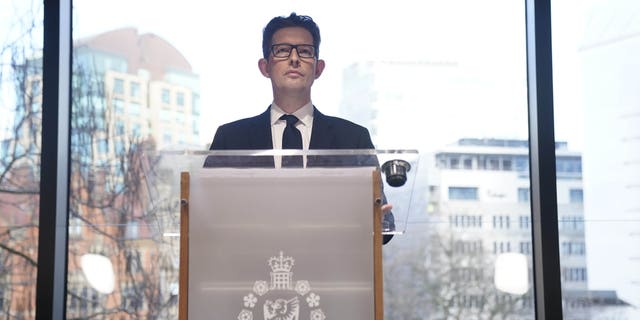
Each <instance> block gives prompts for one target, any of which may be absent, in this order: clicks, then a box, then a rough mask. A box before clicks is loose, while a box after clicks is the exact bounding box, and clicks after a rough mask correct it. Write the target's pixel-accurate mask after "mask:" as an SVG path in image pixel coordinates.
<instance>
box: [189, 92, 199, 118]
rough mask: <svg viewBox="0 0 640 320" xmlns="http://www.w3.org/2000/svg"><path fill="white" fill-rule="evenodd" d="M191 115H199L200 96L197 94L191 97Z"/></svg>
mask: <svg viewBox="0 0 640 320" xmlns="http://www.w3.org/2000/svg"><path fill="white" fill-rule="evenodd" d="M191 113H193V115H195V116H198V115H200V96H199V95H197V94H193V95H191Z"/></svg>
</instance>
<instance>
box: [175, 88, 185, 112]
mask: <svg viewBox="0 0 640 320" xmlns="http://www.w3.org/2000/svg"><path fill="white" fill-rule="evenodd" d="M176 104H177V105H178V106H180V107H183V106H184V93H182V92H178V93H176ZM180 109H182V108H180Z"/></svg>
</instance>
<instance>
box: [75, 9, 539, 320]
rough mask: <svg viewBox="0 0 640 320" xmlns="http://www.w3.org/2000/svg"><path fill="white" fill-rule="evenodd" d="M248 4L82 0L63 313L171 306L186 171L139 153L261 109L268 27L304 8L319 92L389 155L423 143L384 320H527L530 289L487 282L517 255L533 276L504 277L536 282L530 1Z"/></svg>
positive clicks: (389, 273)
mask: <svg viewBox="0 0 640 320" xmlns="http://www.w3.org/2000/svg"><path fill="white" fill-rule="evenodd" d="M251 5H252V8H253V10H251V12H246V10H243V9H245V8H243V6H246V5H244V4H232V3H224V7H222V5H218V4H213V3H212V4H208V7H207V8H206V10H205V9H203V8H202V7H200V6H202V4H201V3H200V2H197V1H195V2H189V1H183V2H180V3H179V4H178V3H167V4H163V5H157V4H156V3H155V2H154V5H153V6H154V14H149V11H148V7H149V6H148V3H146V2H144V1H136V2H124V1H123V2H119V1H116V2H115V3H114V2H113V1H112V2H110V3H109V4H108V5H106V4H105V5H99V4H96V3H95V2H89V1H74V8H75V10H74V22H75V25H74V35H75V36H76V39H74V57H73V58H74V59H73V61H74V65H73V88H72V97H73V105H72V112H73V119H72V137H71V141H72V152H73V154H72V179H71V187H72V191H71V199H70V208H71V212H70V216H71V218H72V219H77V220H72V221H73V223H74V226H72V227H71V228H70V243H69V275H68V279H69V280H68V288H69V294H68V297H67V301H68V305H67V307H68V310H67V311H68V312H67V314H68V315H69V316H70V317H83V316H87V315H89V314H91V315H99V316H104V317H106V318H118V317H120V316H122V317H125V318H128V317H134V316H137V317H140V318H154V317H158V318H175V317H176V315H177V304H176V303H177V289H176V288H177V276H178V262H179V258H178V250H177V249H178V238H176V237H163V234H167V235H168V234H175V232H176V231H177V230H179V224H178V212H179V208H178V203H177V200H176V199H177V197H176V196H175V195H176V189H175V186H176V185H177V183H176V181H177V179H178V177H177V176H175V173H176V171H175V169H176V167H175V164H172V163H167V162H164V161H165V160H161V159H157V158H154V157H150V156H148V154H147V153H145V152H144V151H145V150H167V149H191V148H195V149H200V150H205V149H207V147H206V144H207V143H209V142H210V141H211V138H212V137H213V132H214V130H215V128H216V127H217V126H218V125H219V124H222V123H225V122H228V121H231V120H233V119H238V118H242V117H246V116H248V115H251V114H255V113H257V112H259V111H261V110H264V108H265V107H266V106H267V105H268V104H269V103H270V102H271V92H270V89H271V88H270V87H269V85H268V81H267V80H265V79H264V77H263V76H262V75H261V74H260V73H259V71H258V69H257V68H256V63H255V62H256V61H257V60H258V58H260V50H259V45H260V30H261V28H263V27H264V25H263V23H266V21H268V19H270V18H271V17H273V16H275V15H287V14H289V13H290V12H291V11H293V10H295V11H296V12H297V13H299V14H311V15H313V17H314V20H316V21H317V22H318V23H319V25H320V27H321V30H322V32H323V49H322V51H321V52H322V59H326V60H327V62H328V64H327V65H328V66H327V69H326V70H325V72H324V73H323V75H322V77H321V78H319V79H318V80H317V84H314V90H316V91H315V92H314V94H315V96H314V97H313V102H314V104H315V105H318V107H319V108H320V109H322V110H323V112H326V113H328V114H331V115H338V116H342V117H345V118H347V119H349V120H352V121H354V122H356V123H359V124H361V125H363V126H365V127H367V128H368V129H369V131H370V132H371V134H372V137H373V140H374V141H375V142H376V143H377V145H376V147H378V148H380V149H420V153H421V154H424V156H423V159H421V160H420V166H421V167H422V168H420V169H418V168H415V170H417V172H419V173H421V174H422V175H421V176H420V177H418V178H417V179H418V181H416V183H417V184H419V185H420V188H421V189H420V190H421V194H420V196H418V197H416V199H415V202H416V203H414V204H412V205H411V208H416V209H414V210H413V211H412V213H411V215H412V216H410V221H409V226H408V230H407V233H406V234H405V235H403V236H396V238H395V239H394V240H392V242H391V243H390V244H389V245H387V246H386V247H385V249H384V250H385V262H384V263H385V281H386V283H385V318H386V319H415V318H419V319H442V318H452V317H454V315H459V318H460V319H468V318H479V319H485V318H489V317H490V315H491V314H498V315H500V316H502V317H505V318H509V317H511V316H514V315H516V316H518V317H521V318H526V319H531V318H533V312H534V311H533V300H532V299H533V298H532V296H533V294H532V290H533V288H531V286H525V285H522V286H518V288H516V289H517V290H516V289H514V288H507V289H506V290H504V291H501V290H500V288H502V289H505V288H504V287H502V285H500V286H499V287H498V288H497V287H496V284H495V281H494V280H495V279H494V278H495V269H496V264H497V260H496V259H497V258H498V257H500V256H501V255H502V254H508V253H518V254H522V255H524V257H526V269H527V271H526V275H527V281H526V282H525V281H524V280H523V279H524V277H523V274H524V272H523V270H524V268H523V266H522V264H521V261H522V260H521V258H519V259H520V260H519V261H520V264H519V268H518V270H519V271H520V272H518V273H517V275H513V274H502V272H500V274H499V276H498V278H500V276H515V277H516V278H517V279H519V280H518V281H519V282H518V283H520V284H523V283H529V284H530V283H531V275H530V269H531V264H530V260H531V241H530V238H531V237H530V234H531V231H530V228H531V222H530V208H529V202H528V200H529V180H528V179H529V177H528V149H527V146H528V142H527V141H526V138H527V125H526V119H527V105H526V101H527V99H526V74H525V71H526V69H525V66H526V63H525V50H524V49H525V32H524V28H525V24H524V6H523V3H522V2H519V1H501V0H490V1H482V2H478V1H473V0H465V1H462V5H461V4H460V3H459V2H456V3H455V4H454V3H447V2H442V1H424V0H419V1H417V0H416V1H408V2H407V3H406V4H404V5H402V6H400V5H398V6H389V5H388V4H386V3H385V5H376V4H372V3H371V2H369V1H349V2H346V3H344V6H343V8H341V9H342V10H341V11H340V12H336V11H335V9H333V8H331V6H326V5H323V4H321V3H318V4H305V5H304V6H303V7H300V8H292V6H291V5H290V3H287V2H286V1H276V2H269V3H268V4H263V3H262V2H254V3H252V4H251ZM363 6H366V7H367V8H368V14H367V15H362V12H361V9H362V7H363ZM122 8H127V9H126V10H122ZM185 8H186V9H185ZM461 8H464V10H461ZM184 10H187V11H184ZM236 10H239V11H242V12H243V15H245V16H244V17H243V19H242V23H238V22H237V21H236V20H234V19H235V18H236V16H235V15H230V14H229V13H230V12H236ZM178 12H188V14H186V13H185V14H176V13H178ZM205 13H206V14H205ZM104 16H106V17H109V19H108V22H106V21H104V19H101V17H104ZM344 17H349V19H343V18H344ZM351 17H357V23H354V21H353V20H352V18H351ZM390 20H391V21H392V23H384V24H380V23H379V22H380V21H390ZM167 21H171V23H167ZM230 24H231V25H233V26H234V28H233V30H232V31H233V32H231V30H229V25H230ZM131 25H134V27H128V26H131ZM345 30H347V31H349V32H345ZM194 34H196V35H206V38H203V36H193V35H194ZM354 35H357V36H358V38H359V39H358V41H353V37H354ZM188 39H192V40H188ZM219 43H224V44H227V45H228V46H229V47H233V48H236V49H235V50H220V49H219V48H220V47H219V46H218V44H219ZM398 43H402V46H398V45H390V44H398ZM200 88H202V89H200ZM496 115H499V116H496ZM503 119H508V121H504V120H503ZM413 170H414V169H413V168H412V171H413ZM71 233H73V235H71ZM85 254H97V255H102V256H105V257H107V258H109V260H110V261H111V262H112V263H113V268H114V274H115V286H114V289H113V292H112V293H110V294H104V293H99V292H97V291H96V290H95V289H94V288H93V287H92V286H91V285H90V284H89V283H88V282H87V279H85V277H84V275H83V274H82V272H81V268H80V261H79V257H81V256H83V255H85ZM498 264H499V265H503V264H502V263H498ZM499 270H502V269H499ZM525 287H526V289H524V288H525ZM505 291H508V292H511V293H507V292H505ZM523 291H524V293H523Z"/></svg>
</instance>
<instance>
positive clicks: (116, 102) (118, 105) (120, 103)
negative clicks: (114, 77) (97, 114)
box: [111, 99, 124, 115]
mask: <svg viewBox="0 0 640 320" xmlns="http://www.w3.org/2000/svg"><path fill="white" fill-rule="evenodd" d="M111 101H112V103H113V109H114V110H115V113H116V115H121V114H123V113H124V100H122V99H113V100H111Z"/></svg>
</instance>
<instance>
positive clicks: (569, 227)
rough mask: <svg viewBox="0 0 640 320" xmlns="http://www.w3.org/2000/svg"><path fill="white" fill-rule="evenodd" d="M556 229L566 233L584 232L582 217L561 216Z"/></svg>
mask: <svg viewBox="0 0 640 320" xmlns="http://www.w3.org/2000/svg"><path fill="white" fill-rule="evenodd" d="M558 228H560V229H562V230H566V231H582V230H584V219H583V218H582V216H562V217H561V218H560V221H559V225H558Z"/></svg>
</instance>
